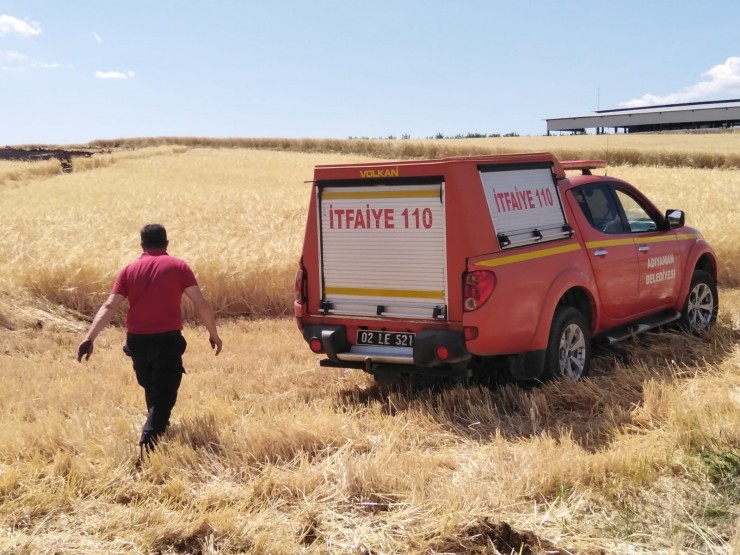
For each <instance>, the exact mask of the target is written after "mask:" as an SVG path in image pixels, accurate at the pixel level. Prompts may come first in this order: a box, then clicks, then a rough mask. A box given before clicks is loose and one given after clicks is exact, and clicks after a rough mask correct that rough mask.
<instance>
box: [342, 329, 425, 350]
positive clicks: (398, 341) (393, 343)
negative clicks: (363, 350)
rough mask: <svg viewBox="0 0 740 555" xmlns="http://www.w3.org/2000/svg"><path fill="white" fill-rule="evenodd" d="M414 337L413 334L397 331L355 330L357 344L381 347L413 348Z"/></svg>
mask: <svg viewBox="0 0 740 555" xmlns="http://www.w3.org/2000/svg"><path fill="white" fill-rule="evenodd" d="M415 335H416V334H415V333H406V332H398V331H375V330H357V344H358V345H378V346H382V347H413V346H414V336H415Z"/></svg>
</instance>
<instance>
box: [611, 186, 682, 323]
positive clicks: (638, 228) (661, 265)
mask: <svg viewBox="0 0 740 555" xmlns="http://www.w3.org/2000/svg"><path fill="white" fill-rule="evenodd" d="M615 192H616V194H617V199H618V200H619V203H620V205H621V207H622V210H623V212H624V214H625V217H626V218H627V226H628V228H629V231H630V233H631V234H632V237H633V238H634V241H635V247H636V249H637V264H638V268H639V272H640V279H639V302H638V306H637V309H638V311H639V312H641V313H642V312H655V311H658V310H660V309H663V308H668V307H670V306H672V305H674V304H675V300H676V298H677V297H678V288H679V286H680V283H679V280H678V279H677V277H678V275H677V271H676V269H677V268H681V252H680V250H679V245H678V239H677V237H676V232H675V231H673V230H668V229H666V230H660V229H659V227H660V221H659V219H658V218H659V217H660V216H659V215H658V214H656V213H655V212H654V208H653V207H651V206H650V205H649V204H648V203H645V202H644V201H642V200H641V199H640V198H639V197H638V196H636V195H634V194H632V193H631V192H629V191H627V190H623V189H620V188H619V187H616V188H615Z"/></svg>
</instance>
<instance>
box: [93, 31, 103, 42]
mask: <svg viewBox="0 0 740 555" xmlns="http://www.w3.org/2000/svg"><path fill="white" fill-rule="evenodd" d="M93 38H94V39H95V41H96V42H97V43H98V44H100V43H102V42H103V37H101V36H100V35H99V34H97V33H93Z"/></svg>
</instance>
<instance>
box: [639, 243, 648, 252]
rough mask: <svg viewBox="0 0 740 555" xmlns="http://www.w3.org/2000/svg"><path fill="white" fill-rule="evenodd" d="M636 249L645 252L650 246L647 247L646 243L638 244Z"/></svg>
mask: <svg viewBox="0 0 740 555" xmlns="http://www.w3.org/2000/svg"><path fill="white" fill-rule="evenodd" d="M637 250H638V251H640V252H647V251H649V250H650V247H648V246H647V245H640V246H639V247H637Z"/></svg>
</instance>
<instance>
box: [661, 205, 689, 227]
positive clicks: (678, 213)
mask: <svg viewBox="0 0 740 555" xmlns="http://www.w3.org/2000/svg"><path fill="white" fill-rule="evenodd" d="M665 220H666V222H668V227H669V228H670V229H674V228H677V227H683V226H684V224H685V223H686V214H685V213H684V211H683V210H677V209H675V208H671V209H670V210H666V213H665Z"/></svg>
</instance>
